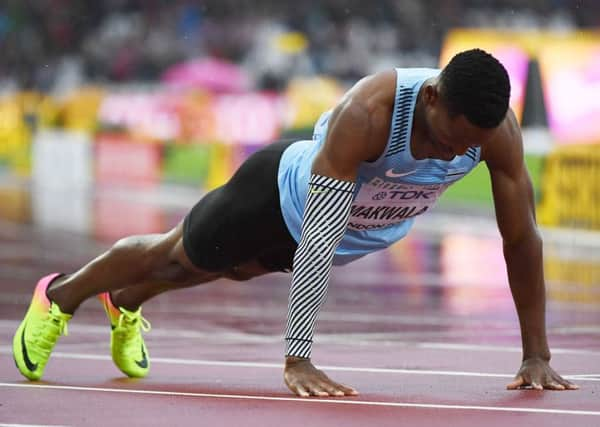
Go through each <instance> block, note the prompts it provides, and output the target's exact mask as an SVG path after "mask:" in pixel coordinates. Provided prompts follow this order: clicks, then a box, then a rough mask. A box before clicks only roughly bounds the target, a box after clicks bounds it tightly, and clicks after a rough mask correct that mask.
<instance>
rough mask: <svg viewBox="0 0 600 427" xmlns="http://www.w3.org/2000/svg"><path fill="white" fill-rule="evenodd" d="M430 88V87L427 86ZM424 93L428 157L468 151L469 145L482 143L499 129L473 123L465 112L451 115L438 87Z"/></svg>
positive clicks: (452, 156)
mask: <svg viewBox="0 0 600 427" xmlns="http://www.w3.org/2000/svg"><path fill="white" fill-rule="evenodd" d="M427 89H429V88H427ZM430 90H431V91H432V92H429V93H426V96H425V135H426V137H427V139H428V144H429V155H428V157H429V158H432V159H440V160H445V161H450V160H452V159H453V158H454V157H455V156H461V155H463V154H465V153H466V151H467V150H468V149H469V148H470V147H479V146H482V145H485V144H486V143H487V142H488V141H490V140H491V139H492V138H493V136H494V134H495V133H496V130H497V129H498V128H493V129H484V128H480V127H477V126H475V125H473V124H472V123H471V122H469V120H467V118H466V117H465V116H464V115H462V114H461V115H459V116H456V117H451V116H450V114H449V113H448V109H447V107H446V106H445V104H444V102H443V101H442V99H441V98H440V97H439V93H438V92H437V90H436V89H435V88H434V87H432V88H431V89H430Z"/></svg>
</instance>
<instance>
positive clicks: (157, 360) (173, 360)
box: [0, 350, 600, 382]
mask: <svg viewBox="0 0 600 427" xmlns="http://www.w3.org/2000/svg"><path fill="white" fill-rule="evenodd" d="M0 353H5V354H8V352H6V351H4V350H2V351H0ZM52 357H55V358H60V359H79V360H101V361H110V360H111V358H110V356H105V355H99V354H83V353H62V352H54V353H52ZM152 363H155V364H156V363H159V364H160V363H162V364H166V365H195V366H225V367H228V368H261V369H283V363H267V362H241V361H238V362H235V361H226V360H202V359H177V358H168V357H153V358H152ZM317 367H318V368H319V369H325V370H327V371H338V372H361V373H369V374H410V375H436V376H452V377H483V378H514V375H511V374H497V373H489V372H467V371H436V370H426V369H422V370H421V369H394V368H362V367H352V366H327V365H318V366H317ZM564 378H566V379H576V380H578V381H593V382H595V381H599V382H600V378H593V377H590V376H589V374H574V375H564Z"/></svg>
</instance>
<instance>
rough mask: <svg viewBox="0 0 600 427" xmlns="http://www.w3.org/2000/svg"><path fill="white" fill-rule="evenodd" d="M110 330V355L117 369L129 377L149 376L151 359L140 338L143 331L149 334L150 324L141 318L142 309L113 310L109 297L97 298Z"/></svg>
mask: <svg viewBox="0 0 600 427" xmlns="http://www.w3.org/2000/svg"><path fill="white" fill-rule="evenodd" d="M98 298H99V299H100V301H102V305H103V306H104V310H105V311H106V315H107V316H108V320H109V321H110V327H111V329H112V331H111V333H110V352H111V354H112V359H113V362H115V365H117V368H119V369H120V370H121V372H123V373H124V374H125V375H127V376H128V377H135V378H142V377H145V376H146V375H148V371H149V370H150V359H149V358H148V350H147V349H146V344H145V343H144V338H143V337H142V331H144V332H148V331H150V322H148V321H147V320H146V319H144V318H143V317H142V307H140V308H138V309H137V311H135V312H134V311H129V310H126V309H124V308H123V307H119V308H117V307H115V306H114V305H113V303H112V300H111V298H110V294H109V293H108V292H105V293H103V294H100V295H98Z"/></svg>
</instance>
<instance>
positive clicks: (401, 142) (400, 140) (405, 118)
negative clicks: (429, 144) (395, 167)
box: [385, 87, 414, 157]
mask: <svg viewBox="0 0 600 427" xmlns="http://www.w3.org/2000/svg"><path fill="white" fill-rule="evenodd" d="M413 96H414V95H413V90H412V89H411V88H406V87H400V88H398V94H397V96H396V103H395V105H394V113H395V116H394V117H393V126H392V133H391V135H390V138H391V141H390V144H389V147H388V150H387V152H386V153H385V157H389V156H393V155H394V154H397V153H399V152H401V151H404V150H405V149H406V147H407V144H408V131H409V128H408V125H409V123H410V116H411V114H412V110H411V105H412V102H413Z"/></svg>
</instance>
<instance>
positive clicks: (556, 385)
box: [544, 381, 565, 390]
mask: <svg viewBox="0 0 600 427" xmlns="http://www.w3.org/2000/svg"><path fill="white" fill-rule="evenodd" d="M544 388H547V389H550V390H564V389H565V386H564V385H562V384H559V383H557V382H556V381H550V382H549V383H547V384H546V385H545V386H544Z"/></svg>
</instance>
